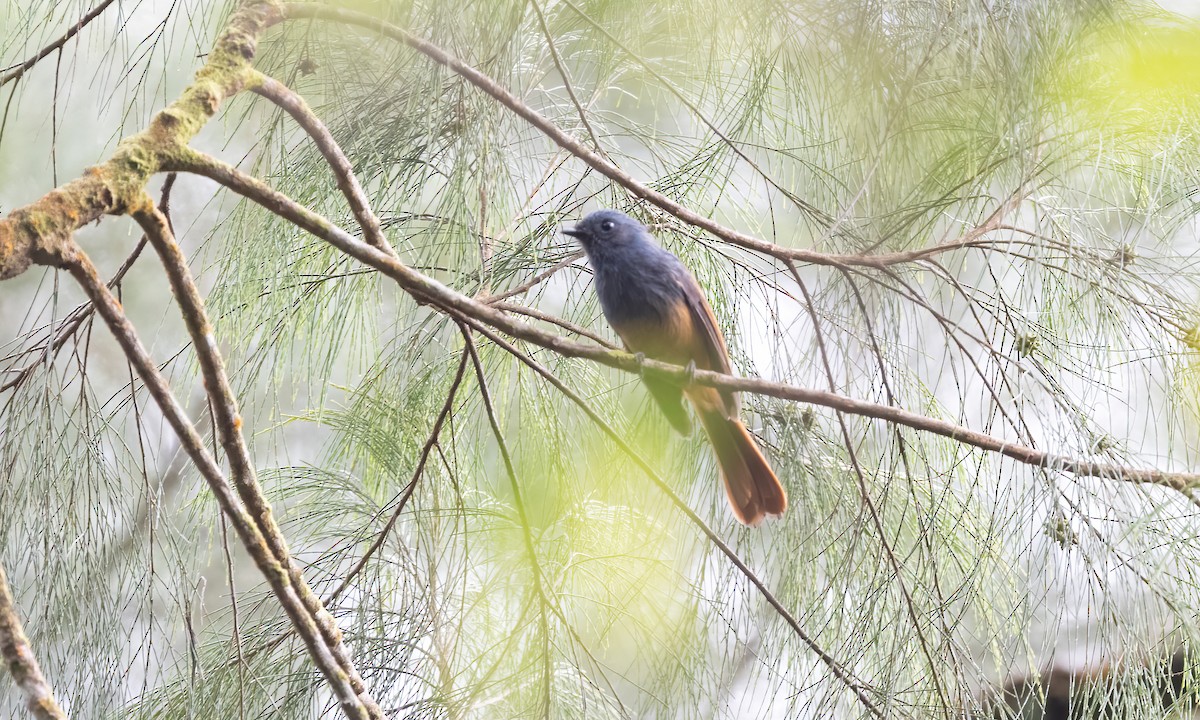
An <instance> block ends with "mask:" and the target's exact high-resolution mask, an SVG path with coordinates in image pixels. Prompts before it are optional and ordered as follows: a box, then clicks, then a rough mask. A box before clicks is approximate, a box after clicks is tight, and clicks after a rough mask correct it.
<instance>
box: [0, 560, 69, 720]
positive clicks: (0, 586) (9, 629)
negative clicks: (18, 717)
mask: <svg viewBox="0 0 1200 720" xmlns="http://www.w3.org/2000/svg"><path fill="white" fill-rule="evenodd" d="M0 657H2V658H3V659H4V663H5V665H7V666H8V671H9V672H10V673H12V677H13V682H15V683H16V685H17V687H19V688H21V692H23V693H25V705H26V707H28V708H29V712H31V713H33V716H34V717H35V718H37V719H38V720H66V718H67V714H66V713H64V712H63V711H62V708H61V707H59V705H58V701H57V700H55V699H54V690H53V689H52V688H51V687H50V683H48V682H47V681H46V676H44V675H42V669H41V667H39V666H38V661H37V658H36V657H34V655H33V649H32V648H31V647H30V646H29V638H27V637H25V630H24V628H22V627H21V619H20V618H19V617H17V606H16V602H15V601H14V600H13V596H12V590H11V589H10V588H9V587H8V577H7V576H6V575H5V574H4V566H3V565H0Z"/></svg>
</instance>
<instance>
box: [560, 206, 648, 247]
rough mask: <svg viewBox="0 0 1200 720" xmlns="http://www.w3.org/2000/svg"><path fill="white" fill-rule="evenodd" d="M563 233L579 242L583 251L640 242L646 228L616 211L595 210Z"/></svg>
mask: <svg viewBox="0 0 1200 720" xmlns="http://www.w3.org/2000/svg"><path fill="white" fill-rule="evenodd" d="M563 233H564V234H566V235H570V236H571V237H573V238H576V239H577V240H579V242H580V243H581V244H582V245H583V249H584V250H589V251H590V250H591V249H592V248H594V247H597V246H604V247H616V246H620V245H628V244H632V243H636V242H640V241H642V240H643V239H644V238H645V236H646V228H645V226H643V225H642V224H641V223H640V222H638V221H637V220H634V219H633V218H631V217H629V216H628V215H626V214H625V213H623V212H619V211H617V210H597V211H596V212H594V213H591V214H590V215H588V216H587V217H585V218H584V219H582V220H580V221H579V222H577V223H575V227H573V228H570V229H567V228H563Z"/></svg>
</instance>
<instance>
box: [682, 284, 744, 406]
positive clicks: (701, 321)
mask: <svg viewBox="0 0 1200 720" xmlns="http://www.w3.org/2000/svg"><path fill="white" fill-rule="evenodd" d="M681 269H682V268H681ZM676 282H678V283H679V287H680V289H681V290H682V291H683V298H684V301H685V302H686V303H687V308H688V312H689V313H691V317H692V328H693V330H694V332H693V338H694V339H693V342H694V343H695V345H696V347H694V348H693V352H694V357H695V360H696V367H698V368H700V369H702V370H713V371H715V372H719V373H724V374H726V375H729V374H731V373H732V370H731V368H730V366H729V350H728V349H727V348H726V347H725V336H723V335H722V334H721V328H720V327H719V326H718V325H717V317H716V315H714V314H713V311H712V308H711V307H710V306H709V304H708V301H707V300H705V299H704V293H703V292H701V290H700V284H699V283H697V282H696V278H694V277H692V274H691V273H689V272H687V271H686V270H683V271H682V272H680V273H677V274H676ZM721 397H722V399H723V400H724V401H725V409H726V411H727V412H728V413H729V415H730V417H736V416H737V413H738V400H737V395H736V394H735V393H732V392H726V391H722V392H721Z"/></svg>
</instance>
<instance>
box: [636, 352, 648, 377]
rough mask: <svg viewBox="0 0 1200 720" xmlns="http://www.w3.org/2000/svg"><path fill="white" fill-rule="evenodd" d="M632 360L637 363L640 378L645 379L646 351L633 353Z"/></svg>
mask: <svg viewBox="0 0 1200 720" xmlns="http://www.w3.org/2000/svg"><path fill="white" fill-rule="evenodd" d="M633 361H634V362H635V363H637V367H638V375H641V376H642V379H643V380H645V379H646V353H643V352H637V353H634V354H633Z"/></svg>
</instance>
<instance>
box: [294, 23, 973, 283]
mask: <svg viewBox="0 0 1200 720" xmlns="http://www.w3.org/2000/svg"><path fill="white" fill-rule="evenodd" d="M281 7H282V11H283V14H284V16H285V17H287V18H289V19H298V18H308V19H320V20H332V21H335V22H340V23H344V24H346V25H354V26H357V27H361V28H364V29H366V30H369V31H371V32H376V33H379V34H380V35H383V36H384V37H388V38H391V39H393V40H396V41H398V42H401V43H404V44H405V45H407V46H408V47H410V48H412V49H414V50H416V51H417V52H419V53H421V54H422V55H425V56H426V57H428V58H429V59H430V60H433V61H434V62H436V63H438V64H439V65H443V66H445V67H447V68H449V69H450V70H452V71H454V72H455V73H457V74H459V75H460V76H462V77H463V78H464V79H465V80H467V82H469V83H471V84H472V85H474V86H475V87H477V88H479V89H480V90H482V91H483V92H485V93H487V94H488V95H491V96H492V97H493V98H495V99H496V101H497V102H499V103H500V104H501V105H503V106H504V107H506V108H508V109H509V110H511V111H512V112H513V113H515V114H516V115H518V116H520V117H521V118H522V119H524V120H525V121H526V122H528V123H529V124H530V125H532V126H534V127H535V128H537V129H538V130H540V131H541V132H542V134H544V135H545V136H546V137H548V138H549V139H550V140H552V141H553V142H554V143H555V144H556V145H558V146H559V147H561V148H562V149H564V150H566V151H567V152H569V153H571V154H572V155H574V156H575V157H577V158H579V159H580V160H582V161H583V162H585V163H587V164H588V165H589V166H590V167H592V169H594V170H596V171H597V172H599V173H600V174H602V175H604V176H605V177H607V178H608V179H610V180H612V181H613V182H615V183H617V184H619V185H621V186H622V187H624V188H625V189H626V190H628V191H629V192H631V193H633V194H634V195H635V196H637V197H639V198H641V199H643V200H645V201H647V202H649V203H652V204H654V205H656V206H658V207H659V208H661V209H662V210H664V211H665V212H667V213H669V214H671V215H673V216H674V217H676V218H678V219H679V220H681V221H683V222H685V223H687V224H688V225H692V226H694V227H698V228H700V229H702V230H706V231H707V232H709V233H710V234H712V235H714V236H716V237H718V238H720V239H722V240H724V241H726V242H728V243H732V244H734V245H738V246H740V247H743V248H746V249H747V250H754V251H757V252H760V253H763V254H765V255H770V256H771V257H775V258H778V259H780V260H794V261H799V262H805V263H811V264H813V265H827V266H833V267H843V266H845V267H854V266H860V267H874V268H883V267H888V266H890V265H897V264H901V263H907V262H914V261H916V260H921V259H924V258H926V257H929V256H931V255H936V254H938V253H940V252H945V251H947V250H954V249H958V248H960V247H969V246H970V243H969V242H967V241H966V239H965V238H966V237H967V236H964V240H963V241H956V242H950V243H945V244H943V245H938V246H934V247H932V248H921V249H918V250H904V251H899V252H892V253H880V254H870V255H865V254H853V253H851V254H844V253H823V252H818V251H816V250H804V249H799V248H786V247H783V246H781V245H776V244H775V243H771V242H767V241H766V240H762V239H760V238H756V237H754V236H752V235H747V234H746V233H743V232H740V231H738V230H734V229H732V228H728V227H725V226H724V225H721V224H720V223H718V222H717V221H715V220H713V219H712V218H709V217H705V216H704V215H701V214H699V213H697V212H695V211H693V210H690V209H688V208H687V207H685V206H683V205H681V204H680V203H678V202H676V201H674V200H672V199H671V198H669V197H667V196H666V195H663V194H662V193H660V192H658V191H657V190H654V189H653V188H651V187H650V186H649V185H647V184H645V183H643V182H642V181H640V180H638V179H636V178H634V177H633V176H632V175H629V174H628V173H626V172H625V171H623V170H621V169H620V168H618V167H617V166H616V165H614V164H612V163H611V162H610V161H608V160H607V159H605V158H604V157H603V156H602V155H600V154H599V153H598V152H596V151H594V150H592V149H591V148H589V147H588V146H586V145H584V144H583V143H581V142H580V141H578V140H576V139H575V138H573V137H571V136H570V135H568V134H567V133H566V132H564V131H563V130H562V129H561V128H559V127H558V126H557V125H555V124H554V123H553V122H551V121H550V120H549V119H548V118H546V116H544V115H542V114H540V113H539V112H537V111H536V110H534V109H533V108H531V107H529V106H528V105H526V104H525V103H524V102H523V101H522V100H521V99H520V98H518V97H517V96H515V95H513V94H512V93H511V92H510V91H509V90H507V89H506V88H504V87H503V86H501V85H500V84H499V83H497V82H496V81H495V80H493V79H492V78H490V77H488V76H487V75H485V74H483V73H482V72H480V71H479V70H477V69H475V68H474V67H472V66H470V65H468V64H466V63H464V62H463V61H462V60H460V59H458V58H457V57H455V56H453V55H451V54H450V53H449V52H447V51H445V50H443V49H442V48H440V47H438V46H437V45H434V44H433V43H431V42H429V41H427V40H423V39H421V38H419V37H417V36H416V35H413V34H412V33H410V32H408V31H407V30H405V29H404V28H401V27H399V26H397V25H393V24H391V23H389V22H387V21H385V20H382V19H380V18H377V17H373V16H371V15H367V14H365V13H360V12H356V11H353V10H345V9H342V8H338V7H333V6H329V5H320V4H316V3H283V5H282V6H281ZM972 233H975V231H972ZM980 234H983V233H982V232H980V233H978V234H976V235H975V236H974V237H975V239H978V235H980ZM970 235H971V233H969V234H968V236H970Z"/></svg>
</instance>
